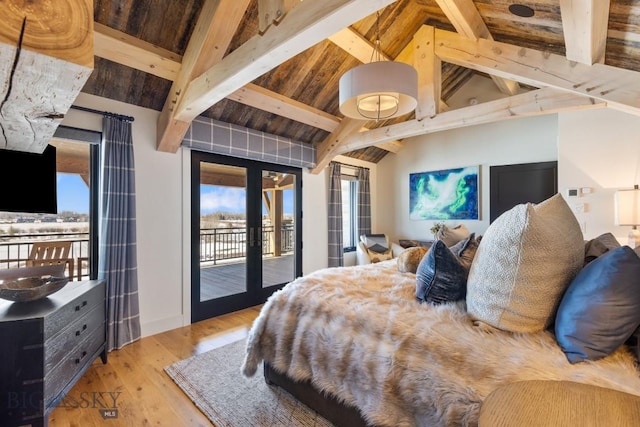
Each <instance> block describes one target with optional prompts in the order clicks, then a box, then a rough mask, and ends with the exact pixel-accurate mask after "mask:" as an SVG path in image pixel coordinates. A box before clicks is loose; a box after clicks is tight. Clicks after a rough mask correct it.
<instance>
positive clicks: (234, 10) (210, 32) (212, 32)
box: [157, 0, 249, 153]
mask: <svg viewBox="0 0 640 427" xmlns="http://www.w3.org/2000/svg"><path fill="white" fill-rule="evenodd" d="M248 5H249V0H236V1H233V2H230V1H220V0H207V1H205V3H204V6H203V8H202V11H201V12H200V16H199V17H198V21H197V23H196V26H195V28H194V30H193V33H192V35H191V38H190V39H189V44H188V45H187V49H186V51H185V54H184V58H183V60H182V67H181V68H180V73H179V74H178V76H177V78H176V79H175V80H174V81H173V84H172V85H171V90H170V91H169V95H168V96H167V99H166V101H165V103H164V107H163V108H162V113H161V114H160V118H159V119H158V129H157V148H158V150H159V151H166V152H170V153H175V152H176V151H177V150H178V147H180V144H181V143H182V138H183V137H184V134H185V133H186V132H187V129H188V128H189V126H190V125H191V120H193V118H194V117H195V116H193V117H191V118H188V119H181V118H177V117H175V106H176V105H178V104H179V103H181V102H182V100H183V98H184V96H185V91H186V88H187V85H188V84H190V83H191V82H192V81H193V79H194V78H196V77H197V76H199V75H200V74H202V72H203V71H205V70H207V69H210V68H211V67H212V66H214V64H216V63H218V62H220V61H221V60H222V57H223V56H224V54H225V52H226V50H227V47H228V46H229V43H230V42H231V39H232V38H233V35H234V34H235V31H236V29H237V28H238V25H240V22H241V21H242V18H243V16H244V12H245V10H246V8H247V7H248ZM205 109H206V108H205ZM202 111H204V110H202ZM202 111H200V112H199V113H201V112H202ZM199 113H198V114H199Z"/></svg>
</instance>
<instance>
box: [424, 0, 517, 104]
mask: <svg viewBox="0 0 640 427" xmlns="http://www.w3.org/2000/svg"><path fill="white" fill-rule="evenodd" d="M436 3H438V6H440V9H442V11H443V12H444V14H445V15H446V16H447V18H448V19H449V21H451V23H452V24H453V27H454V28H455V29H456V31H457V32H458V33H460V34H462V35H464V36H465V37H467V38H469V39H471V40H474V41H475V40H478V39H487V40H493V36H492V35H491V32H490V31H489V29H488V28H487V26H486V25H485V23H484V21H483V20H482V16H480V12H478V8H477V7H476V6H475V4H474V2H473V0H436ZM488 74H489V75H490V76H491V80H493V82H494V83H495V84H496V86H497V87H498V89H500V91H501V92H502V93H506V94H507V95H515V94H517V93H518V91H519V85H518V82H516V81H513V80H508V79H504V78H500V77H497V76H494V75H493V74H491V73H488Z"/></svg>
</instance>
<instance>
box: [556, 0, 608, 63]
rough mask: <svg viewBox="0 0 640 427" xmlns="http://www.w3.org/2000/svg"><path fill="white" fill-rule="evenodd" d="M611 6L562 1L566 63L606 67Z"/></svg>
mask: <svg viewBox="0 0 640 427" xmlns="http://www.w3.org/2000/svg"><path fill="white" fill-rule="evenodd" d="M609 4H610V2H609V0H585V1H574V0H560V11H561V15H562V31H563V32H564V43H565V47H566V56H567V59H569V60H571V61H576V62H579V63H581V64H586V65H592V64H595V63H600V64H604V55H605V50H606V45H607V27H608V25H609Z"/></svg>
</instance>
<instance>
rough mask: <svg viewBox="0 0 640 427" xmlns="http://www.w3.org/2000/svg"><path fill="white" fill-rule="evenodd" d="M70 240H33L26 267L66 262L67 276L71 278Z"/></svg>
mask: <svg viewBox="0 0 640 427" xmlns="http://www.w3.org/2000/svg"><path fill="white" fill-rule="evenodd" d="M70 252H71V241H67V240H64V241H50V242H35V243H34V244H33V246H32V247H31V252H29V259H27V263H26V264H27V267H37V266H42V265H56V264H66V267H67V268H68V270H69V275H68V277H69V278H70V279H71V280H73V264H74V263H73V258H72V257H71V256H70Z"/></svg>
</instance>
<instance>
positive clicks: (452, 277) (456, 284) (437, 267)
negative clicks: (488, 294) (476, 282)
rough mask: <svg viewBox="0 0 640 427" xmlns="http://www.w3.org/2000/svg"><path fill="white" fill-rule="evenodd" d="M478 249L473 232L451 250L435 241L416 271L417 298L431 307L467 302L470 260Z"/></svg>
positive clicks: (442, 243) (440, 241)
mask: <svg viewBox="0 0 640 427" xmlns="http://www.w3.org/2000/svg"><path fill="white" fill-rule="evenodd" d="M477 247H478V240H477V239H475V238H474V234H473V233H472V234H471V235H470V236H469V237H467V238H466V239H464V240H462V241H460V242H458V243H457V244H456V245H454V246H452V247H451V248H448V247H447V245H445V243H444V242H443V241H442V240H436V241H435V242H434V243H433V245H432V246H431V249H429V252H427V254H426V255H425V256H424V257H423V258H422V260H421V261H420V264H419V265H418V269H417V270H416V297H417V298H418V299H419V300H421V301H422V302H428V303H431V304H443V303H447V302H452V301H460V300H464V299H465V298H466V296H467V277H468V275H469V268H470V266H471V262H470V260H472V259H473V255H474V254H475V251H476V249H477ZM472 252H473V253H472Z"/></svg>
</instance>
